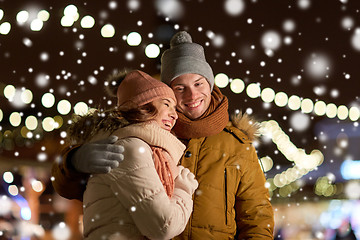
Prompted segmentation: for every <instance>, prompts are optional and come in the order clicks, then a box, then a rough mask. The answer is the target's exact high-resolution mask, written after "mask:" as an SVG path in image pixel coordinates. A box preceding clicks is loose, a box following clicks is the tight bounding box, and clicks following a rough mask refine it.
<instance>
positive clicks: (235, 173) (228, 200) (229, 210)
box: [224, 165, 240, 225]
mask: <svg viewBox="0 0 360 240" xmlns="http://www.w3.org/2000/svg"><path fill="white" fill-rule="evenodd" d="M239 182H240V167H239V166H235V165H231V166H226V167H225V169H224V200H225V209H224V210H225V223H226V225H233V224H235V208H234V206H235V199H236V192H237V189H238V186H239Z"/></svg>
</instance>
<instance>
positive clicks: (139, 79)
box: [116, 70, 176, 107]
mask: <svg viewBox="0 0 360 240" xmlns="http://www.w3.org/2000/svg"><path fill="white" fill-rule="evenodd" d="M116 96H117V99H118V106H119V107H121V106H123V105H125V104H129V103H130V104H131V105H130V106H142V105H145V104H147V103H149V102H152V101H154V100H155V99H159V98H163V97H168V98H172V99H173V100H174V101H175V102H176V98H175V95H174V92H173V91H172V90H171V88H169V87H168V86H167V85H166V84H164V83H163V82H160V81H159V80H157V79H155V78H153V77H151V76H150V75H148V74H146V73H144V72H142V71H139V70H134V71H132V72H130V73H128V74H127V75H126V77H125V79H124V80H123V81H122V82H121V83H120V85H119V87H118V90H117V93H116Z"/></svg>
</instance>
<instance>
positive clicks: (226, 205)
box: [224, 168, 228, 225]
mask: <svg viewBox="0 0 360 240" xmlns="http://www.w3.org/2000/svg"><path fill="white" fill-rule="evenodd" d="M224 183H225V186H224V195H225V224H226V225H227V224H228V213H227V212H228V203H227V202H228V197H227V170H226V168H225V170H224Z"/></svg>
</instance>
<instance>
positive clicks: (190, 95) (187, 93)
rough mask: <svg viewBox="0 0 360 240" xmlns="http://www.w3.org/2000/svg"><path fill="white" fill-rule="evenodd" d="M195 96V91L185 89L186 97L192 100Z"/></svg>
mask: <svg viewBox="0 0 360 240" xmlns="http://www.w3.org/2000/svg"><path fill="white" fill-rule="evenodd" d="M196 94H197V92H196V90H195V89H193V88H188V89H186V97H188V98H192V99H193V98H195V97H196Z"/></svg>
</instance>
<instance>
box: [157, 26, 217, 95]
mask: <svg viewBox="0 0 360 240" xmlns="http://www.w3.org/2000/svg"><path fill="white" fill-rule="evenodd" d="M186 73H196V74H199V75H201V76H203V77H205V78H206V80H207V81H208V82H209V84H210V88H211V90H212V89H213V87H214V82H215V80H214V74H213V71H212V69H211V67H210V65H209V64H208V63H207V62H206V59H205V53H204V48H203V47H202V46H201V45H199V44H197V43H193V42H192V39H191V36H190V34H188V33H187V32H185V31H181V32H178V33H176V34H175V35H174V36H173V37H172V39H171V41H170V49H168V50H166V51H165V52H164V53H163V55H162V56H161V81H162V82H165V83H166V84H168V85H170V82H171V81H172V80H174V79H175V78H177V77H178V76H180V75H183V74H186Z"/></svg>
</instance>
